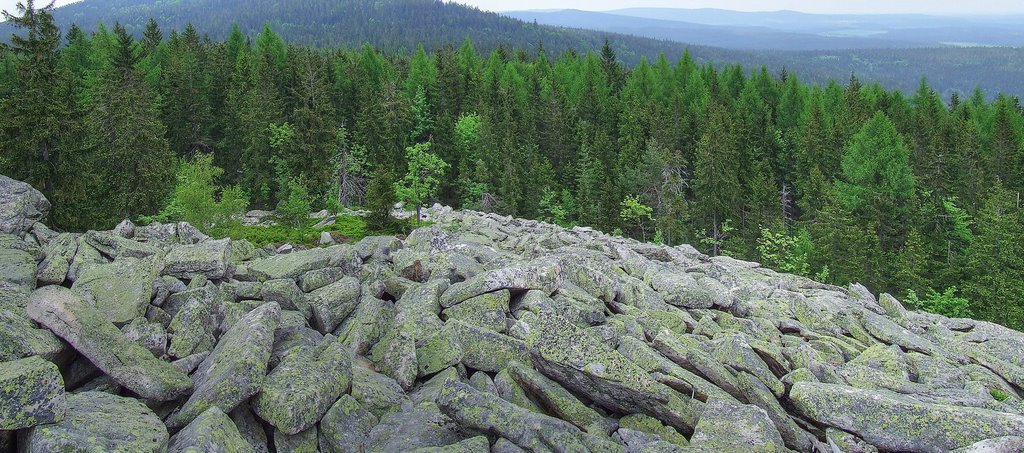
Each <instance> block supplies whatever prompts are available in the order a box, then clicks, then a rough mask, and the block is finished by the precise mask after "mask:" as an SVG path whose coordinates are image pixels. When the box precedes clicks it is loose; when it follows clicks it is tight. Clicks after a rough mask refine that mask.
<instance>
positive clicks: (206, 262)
mask: <svg viewBox="0 0 1024 453" xmlns="http://www.w3.org/2000/svg"><path fill="white" fill-rule="evenodd" d="M230 252H231V239H230V238H224V239H219V240H216V241H204V242H200V243H198V244H191V245H175V246H173V247H171V249H170V251H169V252H167V255H165V256H164V267H163V270H162V271H161V272H160V274H161V275H170V276H173V277H178V278H184V279H188V280H191V279H193V278H195V277H196V276H198V275H202V276H204V277H206V278H209V279H212V280H220V279H222V278H224V277H225V276H226V275H227V273H228V257H229V255H230Z"/></svg>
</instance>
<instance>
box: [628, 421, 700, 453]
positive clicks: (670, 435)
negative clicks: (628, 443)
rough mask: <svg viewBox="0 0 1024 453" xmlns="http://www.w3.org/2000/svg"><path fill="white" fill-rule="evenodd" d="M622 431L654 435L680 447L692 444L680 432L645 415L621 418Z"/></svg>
mask: <svg viewBox="0 0 1024 453" xmlns="http://www.w3.org/2000/svg"><path fill="white" fill-rule="evenodd" d="M622 429H628V430H632V431H639V432H643V433H647V434H653V435H656V436H658V437H659V438H661V439H664V440H666V441H668V442H671V443H672V444H675V445H678V446H680V447H685V446H688V445H690V442H689V441H688V440H686V437H683V435H682V434H679V432H678V431H676V430H674V429H672V428H671V427H668V426H665V425H663V424H661V422H659V421H658V420H656V419H654V418H652V417H648V416H646V415H644V414H632V415H627V416H625V417H622V418H620V419H619V430H620V431H621V430H622Z"/></svg>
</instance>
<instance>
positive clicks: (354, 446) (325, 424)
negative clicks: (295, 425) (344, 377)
mask: <svg viewBox="0 0 1024 453" xmlns="http://www.w3.org/2000/svg"><path fill="white" fill-rule="evenodd" d="M374 426H377V416H375V415H373V414H371V413H370V412H369V411H367V410H366V409H363V407H362V406H360V405H359V402H358V401H356V399H355V398H353V397H352V396H351V395H343V396H342V397H341V399H339V400H338V402H336V403H334V405H333V406H331V408H330V409H328V410H327V413H326V414H324V418H323V419H321V420H320V451H322V452H324V453H358V452H361V451H363V445H364V444H365V443H366V440H367V439H368V438H369V436H370V430H372V429H373V427H374Z"/></svg>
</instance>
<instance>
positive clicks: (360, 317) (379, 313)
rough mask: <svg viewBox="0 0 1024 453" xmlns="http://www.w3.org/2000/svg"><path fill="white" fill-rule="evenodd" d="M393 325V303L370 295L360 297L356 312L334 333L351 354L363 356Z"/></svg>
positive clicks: (394, 322)
mask: <svg viewBox="0 0 1024 453" xmlns="http://www.w3.org/2000/svg"><path fill="white" fill-rule="evenodd" d="M395 324H397V323H396V321H395V306H394V304H393V303H391V302H388V301H386V300H380V299H378V298H376V297H373V296H372V295H362V296H361V297H360V302H359V306H358V307H356V311H354V312H352V314H351V315H349V317H348V318H346V319H345V322H343V323H342V324H341V325H340V326H338V328H337V329H335V330H334V332H335V334H336V335H337V336H338V338H341V340H342V341H344V342H345V344H347V345H348V347H349V349H351V350H352V352H353V353H355V354H359V355H365V354H366V352H367V351H369V350H370V348H371V347H373V346H374V345H375V344H376V343H377V342H378V341H379V340H380V338H381V337H382V336H384V335H385V333H386V332H387V330H388V329H389V328H390V327H391V326H393V325H395ZM406 325H407V324H406Z"/></svg>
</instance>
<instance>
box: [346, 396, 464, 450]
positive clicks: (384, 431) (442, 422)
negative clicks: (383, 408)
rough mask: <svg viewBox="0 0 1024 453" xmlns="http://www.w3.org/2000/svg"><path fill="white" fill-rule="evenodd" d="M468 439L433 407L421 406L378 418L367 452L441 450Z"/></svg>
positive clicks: (422, 404) (367, 442) (455, 424)
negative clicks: (434, 448)
mask: <svg viewBox="0 0 1024 453" xmlns="http://www.w3.org/2000/svg"><path fill="white" fill-rule="evenodd" d="M468 437H470V436H469V435H468V433H465V432H464V430H463V428H462V427H461V426H459V425H458V424H457V423H455V421H454V420H452V419H451V418H449V417H448V416H446V415H445V414H442V413H441V411H440V410H439V409H438V407H437V405H436V404H434V403H432V402H423V403H420V404H417V405H415V406H412V407H410V408H408V409H406V410H402V411H398V412H391V413H389V414H387V415H385V416H383V417H381V419H380V423H378V424H377V426H374V427H373V429H372V430H370V435H369V438H368V439H367V441H366V451H379V452H395V453H398V452H405V451H408V450H410V449H412V448H416V447H443V446H446V445H451V444H454V443H457V442H460V441H462V440H464V439H466V438H468Z"/></svg>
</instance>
